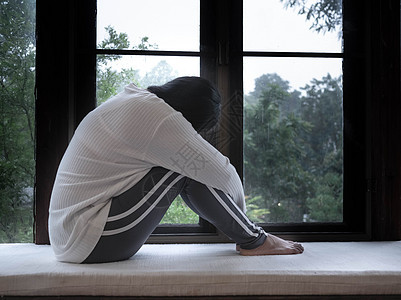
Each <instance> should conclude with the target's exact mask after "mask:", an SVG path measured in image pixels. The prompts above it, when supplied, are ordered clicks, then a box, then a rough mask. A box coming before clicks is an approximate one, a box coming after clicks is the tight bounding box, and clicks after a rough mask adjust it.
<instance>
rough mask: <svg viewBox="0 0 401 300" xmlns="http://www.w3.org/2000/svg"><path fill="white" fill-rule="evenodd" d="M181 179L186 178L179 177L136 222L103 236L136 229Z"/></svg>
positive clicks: (106, 232)
mask: <svg viewBox="0 0 401 300" xmlns="http://www.w3.org/2000/svg"><path fill="white" fill-rule="evenodd" d="M181 178H184V176H182V175H179V176H178V177H177V178H176V179H174V180H173V181H172V182H171V183H170V184H169V185H168V186H167V187H166V189H165V190H164V191H163V192H162V193H161V194H160V196H159V197H157V199H156V201H155V202H154V203H153V204H152V205H151V206H149V208H148V209H147V210H146V211H145V212H144V213H143V214H142V215H141V216H140V217H139V218H138V219H136V220H135V221H134V222H132V223H131V224H128V225H126V226H124V227H121V228H118V229H113V230H105V231H103V233H102V236H106V235H115V234H119V233H122V232H124V231H127V230H130V229H131V228H132V227H135V226H136V225H137V224H138V223H139V222H141V221H142V220H143V219H144V218H145V217H146V216H147V215H148V214H149V213H150V212H151V211H152V210H153V208H155V206H156V205H157V204H158V203H159V202H160V201H161V199H162V198H163V196H164V195H165V194H166V193H167V192H168V191H169V190H170V188H171V187H172V186H173V185H174V184H176V183H177V182H178V181H179V180H180V179H181Z"/></svg>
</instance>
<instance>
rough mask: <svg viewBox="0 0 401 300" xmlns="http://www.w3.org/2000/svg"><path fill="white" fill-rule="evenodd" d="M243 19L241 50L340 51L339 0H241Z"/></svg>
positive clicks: (340, 14) (340, 8)
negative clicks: (242, 1) (242, 3)
mask: <svg viewBox="0 0 401 300" xmlns="http://www.w3.org/2000/svg"><path fill="white" fill-rule="evenodd" d="M289 3H294V4H293V6H291V5H289ZM243 18H244V50H245V51H281V52H286V51H289V52H342V39H341V36H342V34H341V33H342V6H341V1H340V0H338V1H322V0H313V1H312V0H306V1H290V0H270V1H266V0H244V16H243ZM308 18H309V19H308Z"/></svg>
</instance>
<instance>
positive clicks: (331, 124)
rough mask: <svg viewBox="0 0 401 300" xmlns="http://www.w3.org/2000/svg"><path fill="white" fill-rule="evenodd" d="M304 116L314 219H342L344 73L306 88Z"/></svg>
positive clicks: (310, 211)
mask: <svg viewBox="0 0 401 300" xmlns="http://www.w3.org/2000/svg"><path fill="white" fill-rule="evenodd" d="M304 90H305V91H306V96H304V97H303V98H302V108H301V116H302V118H303V119H304V120H306V121H308V122H309V123H310V124H311V125H312V128H311V132H310V133H309V134H308V135H305V136H304V137H303V138H304V139H305V141H306V145H307V151H306V153H307V154H306V156H305V159H304V161H303V166H304V169H305V170H307V171H308V172H309V173H310V174H311V175H312V177H313V186H314V187H315V189H316V192H315V194H314V195H312V196H310V197H308V199H307V207H308V215H309V220H310V221H341V220H342V204H343V194H342V187H343V185H342V183H343V182H342V181H343V133H342V128H343V125H342V124H343V117H342V86H341V77H340V78H332V77H331V76H330V75H329V74H328V75H327V76H326V77H323V78H322V79H321V80H317V79H314V80H313V81H312V82H311V85H306V87H305V88H304Z"/></svg>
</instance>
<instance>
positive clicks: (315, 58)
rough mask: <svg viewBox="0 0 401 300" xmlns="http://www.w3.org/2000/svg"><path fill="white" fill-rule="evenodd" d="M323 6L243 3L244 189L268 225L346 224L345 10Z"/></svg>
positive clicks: (336, 3)
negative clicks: (343, 112)
mask: <svg viewBox="0 0 401 300" xmlns="http://www.w3.org/2000/svg"><path fill="white" fill-rule="evenodd" d="M321 5H322V2H321V1H308V2H292V1H279V0H277V1H269V2H266V1H247V0H244V9H243V11H244V16H243V18H244V25H243V28H244V29H243V31H244V42H243V47H244V183H245V184H244V185H245V194H246V195H247V198H248V205H249V206H250V207H251V208H253V210H251V215H252V217H253V218H254V219H255V220H256V221H259V222H262V223H304V222H342V221H343V205H342V203H343V192H342V191H343V139H342V137H343V133H342V131H343V115H342V110H343V105H342V102H343V95H342V74H343V59H342V58H343V51H342V45H343V43H342V32H343V28H342V3H341V1H331V2H329V3H328V4H327V7H325V10H323V8H322V6H321ZM327 12H329V13H327ZM310 16H311V18H310V19H309V20H307V18H308V17H310ZM255 29H257V30H255ZM345 71H346V70H345ZM253 211H254V213H252V212H253Z"/></svg>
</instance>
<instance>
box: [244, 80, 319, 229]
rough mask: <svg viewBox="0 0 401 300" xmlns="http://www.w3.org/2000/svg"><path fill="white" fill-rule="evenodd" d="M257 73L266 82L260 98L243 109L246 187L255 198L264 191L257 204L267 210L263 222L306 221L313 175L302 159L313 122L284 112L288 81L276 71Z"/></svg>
mask: <svg viewBox="0 0 401 300" xmlns="http://www.w3.org/2000/svg"><path fill="white" fill-rule="evenodd" d="M269 78H270V79H271V80H270V81H269V80H266V79H269ZM259 79H261V80H259V82H261V81H264V84H263V86H259V87H258V85H257V87H258V89H260V91H257V90H256V91H255V92H254V96H258V97H259V99H258V102H257V103H256V104H255V105H246V107H245V112H244V114H245V129H244V153H245V157H244V164H245V178H246V179H245V188H246V193H247V194H248V195H249V196H250V197H251V198H252V199H253V198H257V196H261V197H259V199H260V200H259V201H258V202H257V203H256V204H257V206H258V207H263V208H265V209H267V210H268V211H269V213H268V214H266V215H265V219H264V221H265V222H285V221H292V222H294V221H302V219H303V213H304V211H305V210H306V208H305V199H306V198H307V197H308V196H309V192H310V182H311V179H310V178H309V176H308V173H307V172H305V171H304V170H303V168H302V165H301V161H302V157H303V156H304V155H305V149H304V145H303V142H302V141H301V133H302V132H304V131H307V130H309V128H310V125H309V123H308V122H305V121H304V120H302V119H301V118H300V117H298V116H297V115H296V114H295V113H288V114H285V115H283V114H282V113H281V111H280V107H284V103H285V102H288V101H291V99H292V95H291V94H290V93H289V91H288V89H289V86H288V84H283V83H286V82H285V81H283V80H279V79H280V78H279V77H278V76H277V75H275V74H273V75H271V74H270V75H268V76H262V78H259ZM252 204H255V201H254V202H253V203H252Z"/></svg>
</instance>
